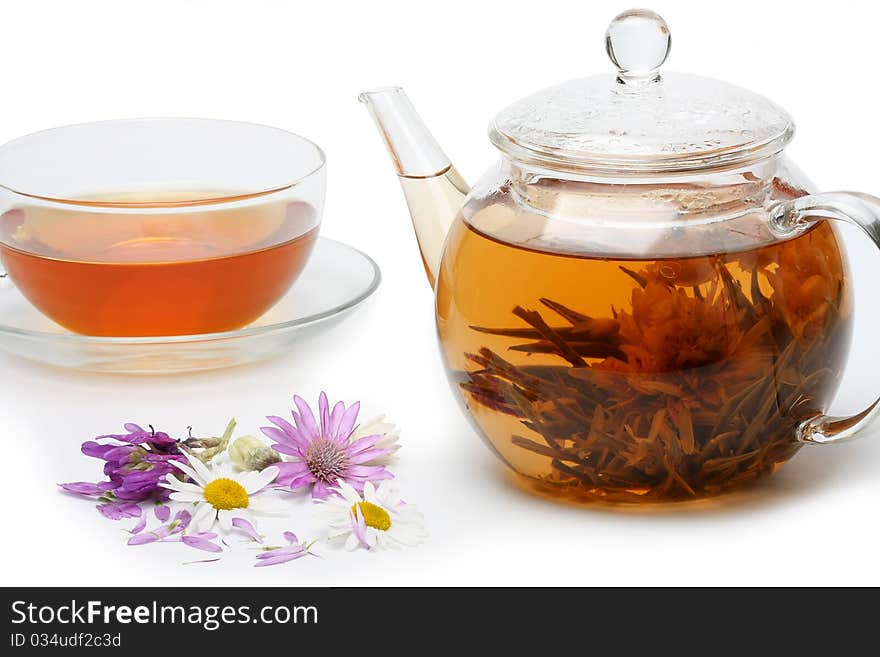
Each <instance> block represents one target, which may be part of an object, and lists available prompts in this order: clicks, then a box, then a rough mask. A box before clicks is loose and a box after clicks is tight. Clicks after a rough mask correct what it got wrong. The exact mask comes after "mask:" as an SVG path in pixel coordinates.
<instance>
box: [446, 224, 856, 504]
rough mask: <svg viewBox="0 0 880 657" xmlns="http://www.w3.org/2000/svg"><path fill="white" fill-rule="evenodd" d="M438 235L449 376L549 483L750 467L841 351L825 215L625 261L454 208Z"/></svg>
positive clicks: (847, 318)
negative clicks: (793, 226) (527, 236)
mask: <svg viewBox="0 0 880 657" xmlns="http://www.w3.org/2000/svg"><path fill="white" fill-rule="evenodd" d="M446 252H447V254H451V257H449V258H447V259H446V260H444V261H443V266H442V269H441V273H440V279H439V288H438V297H437V314H438V328H439V333H440V338H441V342H442V346H443V350H444V354H445V357H446V360H447V365H448V369H449V371H450V372H451V373H452V374H451V375H452V377H453V380H454V384H455V385H456V387H458V388H459V389H460V391H461V394H462V397H463V400H464V402H465V404H466V405H467V406H468V409H469V410H470V412H471V415H472V417H473V418H474V421H475V423H476V425H477V427H478V428H479V430H480V432H481V433H482V434H483V436H484V437H485V438H486V439H487V440H488V441H489V443H490V444H491V446H492V447H493V448H494V450H496V451H497V453H498V454H499V455H500V456H501V457H502V458H503V459H504V460H505V462H507V463H508V464H509V465H510V466H511V467H512V468H513V469H514V470H515V471H517V472H519V473H521V474H525V475H526V476H527V477H530V478H532V479H533V480H536V481H538V482H545V483H552V484H553V486H552V489H553V490H554V491H558V490H560V487H561V488H562V489H567V490H569V491H571V492H573V493H575V494H576V495H578V496H582V497H587V498H590V497H592V498H601V499H605V500H611V501H643V500H656V501H661V500H680V499H694V498H698V497H704V496H708V495H715V494H718V493H721V492H723V491H724V490H726V489H728V488H731V487H734V486H737V485H739V484H741V483H743V482H744V481H749V480H752V479H754V478H756V477H757V476H759V475H761V474H763V473H766V472H769V471H772V469H773V468H774V467H775V466H776V465H777V464H779V463H782V462H783V461H785V460H787V459H788V458H790V456H791V455H792V454H793V453H794V452H795V451H796V450H797V448H798V443H796V442H795V427H796V426H797V424H798V423H799V421H801V420H803V419H805V418H808V417H811V416H813V415H815V414H817V413H819V412H821V411H822V410H823V409H825V408H827V406H828V404H829V403H830V401H831V398H832V397H833V395H834V392H835V391H836V388H837V384H838V381H839V375H840V372H841V369H842V367H843V366H844V364H845V361H846V353H847V348H848V345H849V334H850V330H851V304H852V301H851V297H850V289H849V285H848V281H847V277H846V275H845V270H844V267H845V265H844V261H843V260H842V256H841V250H840V246H839V244H838V242H837V238H836V237H835V234H834V232H833V231H832V229H831V227H830V225H828V224H827V223H824V222H823V223H819V224H817V225H816V226H815V227H813V228H812V229H810V230H809V231H808V232H806V233H804V234H802V235H801V236H799V237H796V238H794V239H791V240H789V241H784V242H777V243H771V244H767V245H763V246H760V247H757V248H754V249H751V250H744V251H740V252H734V253H717V254H707V255H701V256H698V257H686V258H663V259H648V260H622V259H609V258H603V257H593V256H583V255H567V254H562V253H550V252H544V251H539V250H531V249H527V248H523V247H522V246H516V245H513V244H509V243H505V242H502V241H499V240H498V239H495V238H494V237H490V236H488V235H486V234H483V233H481V232H479V231H478V230H476V229H475V228H473V227H472V226H470V225H468V224H466V223H464V222H462V221H459V222H457V224H456V226H455V227H453V230H452V233H451V235H450V241H449V244H448V245H447V248H446ZM474 281H479V284H474ZM548 489H549V487H548Z"/></svg>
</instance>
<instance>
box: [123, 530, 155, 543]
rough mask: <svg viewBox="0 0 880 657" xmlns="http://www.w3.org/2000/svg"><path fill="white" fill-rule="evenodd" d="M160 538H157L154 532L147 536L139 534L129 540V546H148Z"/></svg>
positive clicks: (148, 533)
mask: <svg viewBox="0 0 880 657" xmlns="http://www.w3.org/2000/svg"><path fill="white" fill-rule="evenodd" d="M159 538H160V537H159V536H157V535H156V534H155V533H153V532H147V533H146V534H137V535H135V536H132V537H131V538H130V539H128V544H129V545H146V544H147V543H155V542H156V541H158V540H159Z"/></svg>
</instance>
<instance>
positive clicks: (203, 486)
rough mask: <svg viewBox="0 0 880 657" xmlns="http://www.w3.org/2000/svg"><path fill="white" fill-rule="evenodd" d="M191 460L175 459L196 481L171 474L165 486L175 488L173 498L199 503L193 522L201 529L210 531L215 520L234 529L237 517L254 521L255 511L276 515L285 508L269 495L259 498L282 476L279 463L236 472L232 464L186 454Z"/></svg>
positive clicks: (178, 500)
mask: <svg viewBox="0 0 880 657" xmlns="http://www.w3.org/2000/svg"><path fill="white" fill-rule="evenodd" d="M185 456H186V459H187V461H188V463H179V462H176V461H175V463H174V466H175V467H176V468H178V469H179V470H180V471H181V472H183V473H184V474H185V475H187V476H188V477H189V478H190V479H192V481H193V482H194V483H189V482H186V481H182V480H180V479H178V478H177V477H175V476H173V475H170V474H169V475H168V477H167V479H166V481H165V482H164V483H163V484H162V486H163V487H165V488H167V489H169V490H171V491H173V492H172V493H171V499H172V500H175V501H177V502H192V503H195V505H196V509H195V511H194V512H193V525H194V527H195V529H196V531H198V532H207V531H210V529H211V527H213V526H214V521H215V520H217V521H219V523H220V527H221V528H222V529H223V530H224V531H229V530H231V529H232V526H233V525H232V522H233V520H234V519H235V518H244V519H245V520H247V521H248V522H249V523H250V524H251V525H253V523H254V515H275V514H277V513H283V511H282V509H281V508H280V507H279V506H278V505H275V504H272V502H271V501H269V500H267V499H265V498H264V499H255V496H256V495H257V494H258V493H260V492H261V491H263V489H265V488H266V487H267V486H268V485H269V484H271V483H272V482H273V481H274V480H275V478H276V477H277V476H278V467H277V466H274V465H273V466H270V467H268V468H266V469H265V470H262V471H260V472H245V473H234V472H232V470H231V469H230V468H224V467H208V466H207V465H205V464H204V463H202V462H201V461H200V460H199V459H198V458H196V457H194V456H190V455H189V454H186V455H185Z"/></svg>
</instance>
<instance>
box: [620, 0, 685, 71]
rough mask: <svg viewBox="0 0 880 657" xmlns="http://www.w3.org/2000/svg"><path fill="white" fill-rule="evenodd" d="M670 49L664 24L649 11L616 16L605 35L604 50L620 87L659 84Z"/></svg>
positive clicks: (636, 11)
mask: <svg viewBox="0 0 880 657" xmlns="http://www.w3.org/2000/svg"><path fill="white" fill-rule="evenodd" d="M671 45H672V38H671V36H670V34H669V26H668V25H666V21H664V20H663V18H661V17H660V15H659V14H656V13H654V12H653V11H650V10H648V9H630V10H629V11H625V12H623V13H622V14H619V15H618V16H617V17H615V19H614V20H613V21H611V24H610V25H609V26H608V31H607V32H606V33H605V50H606V51H607V52H608V57H610V58H611V61H612V62H614V65H615V66H616V67H617V81H618V82H620V83H621V84H631V83H643V82H656V81H658V80H659V79H660V73H659V69H660V67H661V66H662V65H663V62H665V61H666V58H667V57H668V56H669V48H670V47H671Z"/></svg>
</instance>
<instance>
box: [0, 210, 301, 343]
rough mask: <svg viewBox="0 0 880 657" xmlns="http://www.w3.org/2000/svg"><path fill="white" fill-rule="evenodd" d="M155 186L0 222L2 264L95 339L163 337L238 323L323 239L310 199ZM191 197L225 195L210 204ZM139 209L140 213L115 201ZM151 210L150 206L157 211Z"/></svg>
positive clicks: (44, 304)
mask: <svg viewBox="0 0 880 657" xmlns="http://www.w3.org/2000/svg"><path fill="white" fill-rule="evenodd" d="M229 197H230V195H229V194H223V193H210V192H209V193H205V192H201V193H199V194H193V193H192V192H161V193H156V192H150V193H149V194H146V193H134V194H115V195H113V196H109V195H105V196H100V197H92V198H90V199H88V200H87V201H83V203H82V205H80V206H72V207H64V208H61V209H59V208H58V207H51V208H49V207H37V206H34V207H24V208H18V209H15V210H12V211H9V212H7V213H6V214H4V215H3V216H2V218H0V257H2V261H3V266H4V268H5V269H6V271H7V272H8V273H9V275H10V276H11V277H12V279H13V280H14V282H15V284H16V286H17V287H18V288H19V289H20V290H21V292H22V294H24V295H25V296H26V297H27V298H28V300H29V301H30V302H31V303H33V304H34V305H35V306H36V307H37V308H38V309H40V310H41V311H43V312H44V313H45V314H46V315H48V316H49V317H50V318H52V319H53V320H55V321H56V322H58V323H59V324H61V325H62V326H64V327H66V328H68V329H70V330H72V331H75V332H78V333H84V334H88V335H102V336H158V335H183V334H196V333H210V332H216V331H225V330H232V329H236V328H240V327H242V326H244V325H246V324H248V323H250V322H252V321H253V320H255V319H257V318H258V317H259V316H260V315H262V314H263V313H264V312H265V311H266V310H267V309H268V308H270V307H271V306H272V305H273V304H274V303H275V302H276V301H278V299H279V298H280V297H281V296H283V295H284V293H285V292H286V291H287V290H288V288H289V287H290V285H291V284H292V283H293V281H294V279H295V278H296V276H297V275H298V274H299V272H300V271H301V270H302V268H303V266H304V264H305V262H306V260H307V258H308V255H309V253H310V251H311V249H312V246H313V245H314V242H315V239H316V237H317V232H318V229H317V217H316V213H315V211H314V209H313V208H312V207H311V206H310V205H308V204H306V203H303V202H299V201H295V202H280V201H272V202H266V203H262V204H260V203H257V204H254V203H253V202H250V203H249V202H247V201H248V199H247V198H246V197H239V199H240V200H241V201H242V202H239V203H235V201H236V198H235V197H233V198H232V202H230V201H229V200H228V199H229ZM192 198H204V199H212V198H224V205H225V204H226V203H230V205H229V207H228V208H224V209H217V207H216V206H212V208H211V209H210V211H209V210H207V209H206V208H205V207H204V206H205V205H206V204H207V203H208V201H206V202H204V203H200V202H196V203H193V202H192V201H187V200H186V199H192ZM123 204H124V205H125V207H126V208H131V207H133V206H134V205H136V206H137V208H138V212H137V213H136V214H128V215H123V213H122V211H121V210H119V208H120V207H121V206H122V205H123ZM152 209H155V210H156V211H155V213H151V212H150V211H151V210H152Z"/></svg>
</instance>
